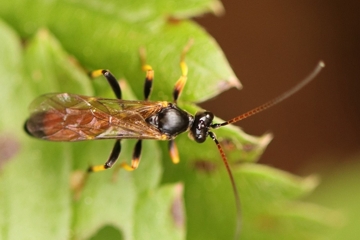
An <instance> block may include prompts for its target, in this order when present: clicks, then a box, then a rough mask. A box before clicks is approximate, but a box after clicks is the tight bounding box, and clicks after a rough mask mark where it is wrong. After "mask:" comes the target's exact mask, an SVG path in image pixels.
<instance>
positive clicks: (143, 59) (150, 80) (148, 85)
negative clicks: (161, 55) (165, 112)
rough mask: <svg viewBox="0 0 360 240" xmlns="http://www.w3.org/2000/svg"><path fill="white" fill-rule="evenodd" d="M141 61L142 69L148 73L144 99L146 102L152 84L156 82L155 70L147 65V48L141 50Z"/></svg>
mask: <svg viewBox="0 0 360 240" xmlns="http://www.w3.org/2000/svg"><path fill="white" fill-rule="evenodd" d="M140 60H141V69H142V70H143V71H145V72H146V77H145V83H144V98H145V101H147V100H148V99H149V96H150V93H151V89H152V83H153V80H154V70H153V69H152V67H151V66H150V65H149V64H146V52H145V48H140Z"/></svg>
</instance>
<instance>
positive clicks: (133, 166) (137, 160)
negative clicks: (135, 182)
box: [121, 140, 142, 171]
mask: <svg viewBox="0 0 360 240" xmlns="http://www.w3.org/2000/svg"><path fill="white" fill-rule="evenodd" d="M141 142H142V141H141V140H138V141H137V143H136V145H135V148H134V153H133V156H132V159H131V165H129V164H127V163H121V167H122V168H124V169H125V170H127V171H133V170H135V169H137V168H138V166H139V163H140V155H141Z"/></svg>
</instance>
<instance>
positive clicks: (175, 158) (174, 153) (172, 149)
mask: <svg viewBox="0 0 360 240" xmlns="http://www.w3.org/2000/svg"><path fill="white" fill-rule="evenodd" d="M169 153H170V158H171V161H172V162H173V163H174V164H178V163H179V162H180V158H179V152H178V149H177V147H176V144H175V141H174V140H170V141H169Z"/></svg>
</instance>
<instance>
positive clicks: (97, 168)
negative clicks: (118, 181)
mask: <svg viewBox="0 0 360 240" xmlns="http://www.w3.org/2000/svg"><path fill="white" fill-rule="evenodd" d="M106 169H107V168H105V166H104V165H97V166H92V167H90V171H91V172H100V171H104V170H106Z"/></svg>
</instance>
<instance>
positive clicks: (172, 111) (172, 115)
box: [147, 104, 192, 137]
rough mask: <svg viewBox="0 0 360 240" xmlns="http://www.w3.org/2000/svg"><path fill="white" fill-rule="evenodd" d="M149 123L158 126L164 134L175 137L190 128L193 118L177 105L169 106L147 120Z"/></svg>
mask: <svg viewBox="0 0 360 240" xmlns="http://www.w3.org/2000/svg"><path fill="white" fill-rule="evenodd" d="M147 122H148V123H150V124H152V125H154V126H156V127H157V128H158V129H159V130H160V131H161V132H162V133H165V134H168V135H170V136H173V137H175V136H176V135H178V134H179V133H182V132H185V131H186V130H187V129H188V128H189V125H190V123H191V122H192V117H191V115H189V114H188V113H187V112H185V111H183V110H181V109H179V108H178V107H177V106H176V105H174V104H169V107H166V108H164V109H163V110H161V111H160V112H159V113H158V114H156V115H154V116H152V117H150V118H149V119H147Z"/></svg>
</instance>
